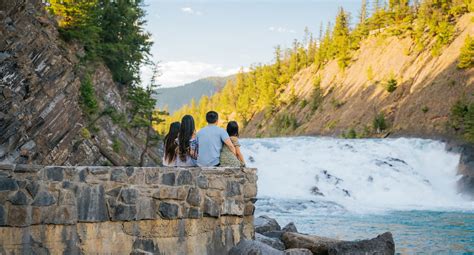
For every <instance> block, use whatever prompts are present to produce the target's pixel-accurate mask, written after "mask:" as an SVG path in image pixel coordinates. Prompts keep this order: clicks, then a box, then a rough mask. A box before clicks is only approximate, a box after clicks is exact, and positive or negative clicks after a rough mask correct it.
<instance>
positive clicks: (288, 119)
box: [274, 114, 298, 131]
mask: <svg viewBox="0 0 474 255" xmlns="http://www.w3.org/2000/svg"><path fill="white" fill-rule="evenodd" d="M274 125H275V128H277V129H279V130H280V131H288V130H290V131H293V130H295V129H296V128H298V120H297V119H296V118H295V117H294V116H292V115H290V114H279V115H278V116H277V117H276V118H275V121H274Z"/></svg>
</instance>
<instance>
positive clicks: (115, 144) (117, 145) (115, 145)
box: [112, 137, 122, 153]
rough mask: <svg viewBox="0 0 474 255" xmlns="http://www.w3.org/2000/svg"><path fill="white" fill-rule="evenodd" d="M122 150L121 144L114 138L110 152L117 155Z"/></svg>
mask: <svg viewBox="0 0 474 255" xmlns="http://www.w3.org/2000/svg"><path fill="white" fill-rule="evenodd" d="M121 149H122V142H120V140H119V139H118V138H117V137H114V138H113V140H112V150H113V151H114V152H115V153H119V152H120V150H121Z"/></svg>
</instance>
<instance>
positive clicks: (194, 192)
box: [186, 188, 201, 206]
mask: <svg viewBox="0 0 474 255" xmlns="http://www.w3.org/2000/svg"><path fill="white" fill-rule="evenodd" d="M186 202H188V204H190V205H192V206H199V205H200V204H201V193H200V192H199V189H197V188H190V189H189V192H188V197H187V198H186Z"/></svg>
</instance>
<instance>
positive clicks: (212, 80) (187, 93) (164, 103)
mask: <svg viewBox="0 0 474 255" xmlns="http://www.w3.org/2000/svg"><path fill="white" fill-rule="evenodd" d="M231 77H233V76H228V77H207V78H203V79H199V80H197V81H193V82H191V83H188V84H185V85H182V86H179V87H173V88H159V89H157V90H156V92H157V94H156V96H155V98H156V100H157V102H156V107H157V108H159V109H164V108H165V107H167V110H168V111H169V112H170V113H173V112H175V111H176V110H178V109H179V108H181V107H182V106H183V105H185V104H189V103H190V102H191V100H193V99H194V100H196V101H197V100H199V99H200V98H201V97H202V96H212V95H213V94H214V93H216V92H217V91H218V90H220V89H222V87H224V85H225V83H226V82H227V80H229V79H230V78H231Z"/></svg>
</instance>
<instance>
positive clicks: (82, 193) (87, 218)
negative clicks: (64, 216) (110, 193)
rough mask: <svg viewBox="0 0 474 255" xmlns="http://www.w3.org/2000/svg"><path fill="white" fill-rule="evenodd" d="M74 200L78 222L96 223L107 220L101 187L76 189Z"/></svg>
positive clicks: (103, 192) (102, 188)
mask: <svg viewBox="0 0 474 255" xmlns="http://www.w3.org/2000/svg"><path fill="white" fill-rule="evenodd" d="M76 198H77V208H78V218H79V221H84V222H98V221H105V220H107V219H108V218H109V217H108V215H107V206H106V201H105V191H104V187H102V186H101V185H96V186H92V187H88V186H86V187H80V188H78V191H77V192H76Z"/></svg>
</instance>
